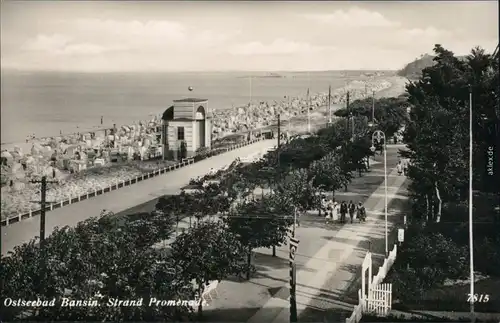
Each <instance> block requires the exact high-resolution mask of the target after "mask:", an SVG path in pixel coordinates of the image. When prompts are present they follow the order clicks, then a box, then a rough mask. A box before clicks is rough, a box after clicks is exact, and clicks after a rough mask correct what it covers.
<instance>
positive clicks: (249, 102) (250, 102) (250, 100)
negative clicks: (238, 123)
mask: <svg viewBox="0 0 500 323" xmlns="http://www.w3.org/2000/svg"><path fill="white" fill-rule="evenodd" d="M251 105H252V76H250V98H249V101H248V106H251Z"/></svg>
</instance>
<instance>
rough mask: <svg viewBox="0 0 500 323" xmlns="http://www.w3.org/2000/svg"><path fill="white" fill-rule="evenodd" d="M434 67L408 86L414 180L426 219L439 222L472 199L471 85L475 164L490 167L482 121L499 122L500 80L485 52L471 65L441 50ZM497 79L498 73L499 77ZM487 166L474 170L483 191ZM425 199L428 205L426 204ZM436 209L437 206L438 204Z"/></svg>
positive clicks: (474, 54)
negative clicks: (446, 207)
mask: <svg viewBox="0 0 500 323" xmlns="http://www.w3.org/2000/svg"><path fill="white" fill-rule="evenodd" d="M434 51H435V53H436V56H435V58H434V61H435V65H433V66H432V67H428V68H426V69H424V70H423V73H422V77H421V78H420V79H419V80H418V81H416V82H411V83H410V84H408V86H407V92H408V94H409V95H408V100H409V103H411V105H412V110H411V113H410V122H409V123H408V126H407V127H406V129H405V141H406V142H407V143H408V148H409V151H408V152H406V153H404V154H403V155H404V156H407V157H409V158H411V159H412V162H413V163H412V164H413V166H411V167H410V171H409V176H410V178H412V180H413V181H412V186H411V188H412V190H413V191H414V195H415V196H417V198H418V201H419V202H417V203H420V204H423V205H428V207H427V210H426V212H425V214H428V215H429V219H431V220H432V221H436V220H440V213H441V212H440V209H441V207H440V206H441V205H443V204H446V203H447V202H449V201H462V200H465V199H467V190H468V140H469V138H468V119H469V111H468V108H469V95H468V92H469V91H468V87H469V84H471V85H472V91H473V97H474V102H473V103H474V110H473V116H472V117H473V123H474V127H473V131H474V134H473V141H474V143H473V149H474V163H475V164H476V165H481V164H482V165H485V154H484V151H485V150H486V149H485V148H486V147H488V145H489V143H487V142H486V141H485V140H484V138H485V131H487V129H486V128H485V127H486V125H485V123H484V121H483V118H484V117H485V116H486V117H487V118H490V119H494V120H498V114H497V113H496V112H495V110H494V109H492V107H493V106H496V105H495V104H496V102H498V101H497V97H495V93H498V88H496V89H494V87H493V86H492V85H493V84H495V82H496V84H498V77H493V76H492V75H493V74H489V71H491V70H494V69H495V68H496V69H497V71H498V64H497V63H494V60H492V59H491V58H490V57H489V55H487V54H485V53H484V51H483V50H481V49H477V48H476V49H474V50H473V51H472V53H471V55H470V56H469V57H468V58H467V59H466V60H461V59H458V58H457V57H455V56H454V54H453V53H452V52H451V51H448V50H446V49H444V48H443V47H442V46H441V45H436V46H435V48H434ZM497 74H498V73H497ZM495 79H496V80H495ZM483 170H484V167H474V176H473V178H474V186H475V187H477V188H481V187H484V186H485V184H484V181H485V179H486V178H487V176H485V173H484V171H483ZM424 200H425V202H424ZM436 201H437V202H436ZM435 204H437V207H434V205H435Z"/></svg>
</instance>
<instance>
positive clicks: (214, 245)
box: [172, 221, 245, 316]
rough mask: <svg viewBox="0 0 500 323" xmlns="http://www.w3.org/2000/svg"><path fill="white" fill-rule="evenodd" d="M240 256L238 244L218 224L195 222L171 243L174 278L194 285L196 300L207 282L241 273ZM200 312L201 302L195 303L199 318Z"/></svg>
mask: <svg viewBox="0 0 500 323" xmlns="http://www.w3.org/2000/svg"><path fill="white" fill-rule="evenodd" d="M244 254H245V253H244V250H243V248H242V245H241V244H240V241H239V240H238V239H237V237H236V236H235V235H234V234H233V233H232V232H231V231H230V230H227V228H226V226H225V225H224V223H223V222H220V221H216V222H209V221H201V222H198V223H197V224H196V225H195V226H194V227H192V228H191V229H190V230H189V231H187V232H186V233H183V234H181V235H180V236H179V237H178V238H177V239H176V240H175V241H174V243H173V244H172V259H173V260H174V261H175V264H176V266H177V268H178V272H177V274H178V276H179V277H180V278H181V279H182V280H183V281H184V282H185V284H190V283H191V282H193V281H194V282H196V286H198V296H199V297H200V299H201V295H202V294H203V291H204V289H205V287H206V286H207V285H208V284H209V283H210V282H211V281H221V280H223V279H225V278H227V277H229V276H231V275H239V274H240V273H241V272H242V270H243V268H244V263H245V257H244ZM202 310H203V305H202V302H199V305H198V313H199V315H200V316H201V314H202Z"/></svg>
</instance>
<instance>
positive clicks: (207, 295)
mask: <svg viewBox="0 0 500 323" xmlns="http://www.w3.org/2000/svg"><path fill="white" fill-rule="evenodd" d="M218 285H219V281H217V280H214V281H212V282H211V283H210V284H208V286H207V287H206V288H205V290H204V291H203V294H202V295H201V297H202V298H203V299H204V300H205V301H207V298H208V299H210V300H212V299H213V298H212V292H215V296H219V294H218V293H217V286H218Z"/></svg>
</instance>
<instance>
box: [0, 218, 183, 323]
mask: <svg viewBox="0 0 500 323" xmlns="http://www.w3.org/2000/svg"><path fill="white" fill-rule="evenodd" d="M141 217H142V218H143V219H141V220H140V221H143V222H148V221H149V226H153V225H154V221H155V220H151V218H150V217H144V216H142V215H140V216H139V218H141ZM137 221H138V220H128V219H125V220H124V222H122V224H123V225H122V226H120V225H119V224H120V222H119V221H116V220H115V219H112V218H109V217H104V218H91V219H88V220H86V221H83V222H80V223H79V224H78V225H77V226H76V227H75V228H68V227H65V228H62V229H56V230H55V231H54V232H53V233H52V234H51V235H50V236H49V237H48V238H47V239H46V240H45V244H44V248H43V252H40V248H39V246H38V244H37V241H36V240H32V241H30V242H29V243H27V244H24V245H22V246H19V247H16V248H15V250H14V252H12V253H10V254H9V255H8V256H7V257H2V271H1V276H2V280H3V281H4V284H3V286H4V287H5V288H2V291H1V296H2V298H7V297H10V298H13V299H18V298H21V299H28V300H31V299H37V297H39V298H40V299H42V300H51V299H54V298H55V299H56V303H58V304H60V301H61V299H62V298H63V297H69V298H72V299H80V300H95V301H97V302H99V303H100V304H103V303H107V302H108V301H109V300H110V299H112V298H119V299H127V298H128V299H138V298H141V297H143V298H145V299H146V301H147V300H148V299H149V298H150V297H156V298H158V299H171V298H173V299H179V298H182V299H191V296H192V287H190V286H187V285H185V284H184V285H183V284H182V283H181V282H179V281H177V280H176V279H175V277H171V276H169V275H166V267H165V265H161V263H166V260H167V259H166V256H162V255H158V254H156V253H154V252H153V250H152V249H151V246H147V244H146V243H145V240H144V239H143V237H141V236H137V234H149V233H147V232H145V231H143V229H141V230H137V227H133V228H132V229H130V228H131V227H132V226H131V225H136V222H137ZM141 226H143V224H140V225H139V227H141ZM152 232H153V235H154V232H161V228H160V229H158V230H157V229H154V230H152ZM148 239H149V238H148ZM146 240H147V239H146ZM154 240H155V239H150V241H154ZM158 262H159V263H160V264H158ZM168 266H171V264H169V265H168ZM5 282H9V283H8V284H6V283H5ZM99 295H103V296H102V297H101V296H99ZM22 311H25V308H9V310H8V312H5V313H4V318H6V319H14V318H15V317H17V316H18V315H19V314H21V313H20V312H22ZM190 311H191V308H190V306H188V305H182V306H179V307H149V306H138V307H123V306H118V307H108V306H99V307H81V306H80V307H61V306H55V307H42V308H40V309H38V310H37V311H32V312H31V313H28V314H29V315H30V319H34V320H42V321H46V320H48V319H49V318H50V320H54V319H58V320H67V321H75V320H93V321H94V320H95V321H97V320H98V321H106V320H109V321H123V320H139V319H146V320H185V318H186V316H189V313H190Z"/></svg>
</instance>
